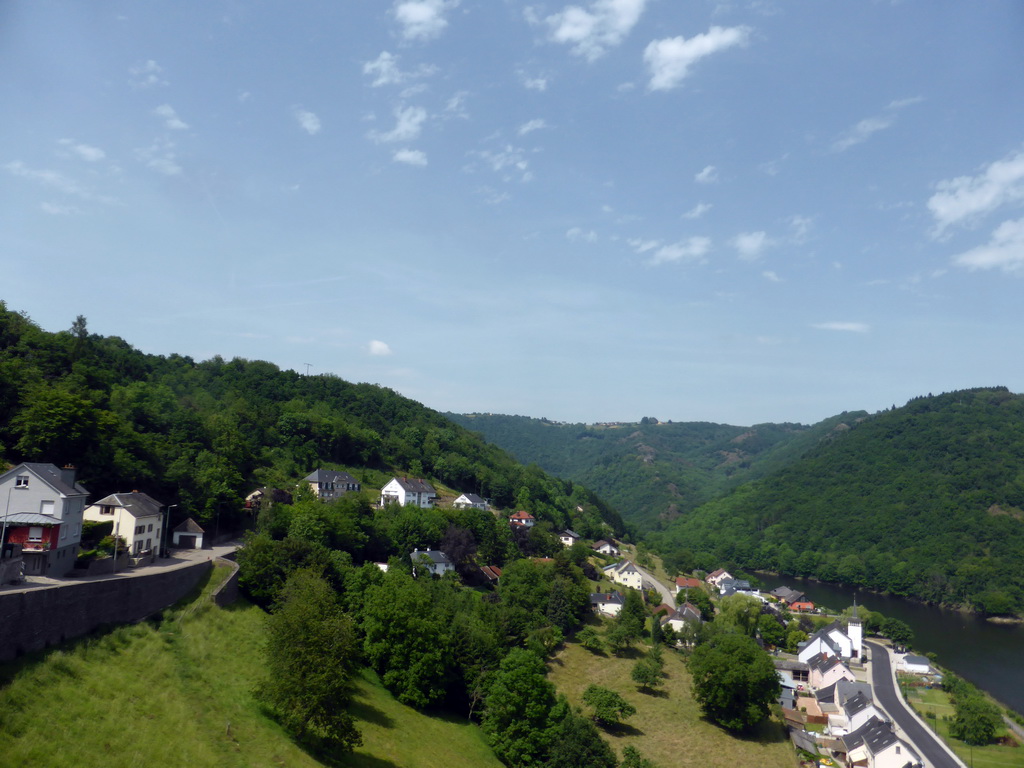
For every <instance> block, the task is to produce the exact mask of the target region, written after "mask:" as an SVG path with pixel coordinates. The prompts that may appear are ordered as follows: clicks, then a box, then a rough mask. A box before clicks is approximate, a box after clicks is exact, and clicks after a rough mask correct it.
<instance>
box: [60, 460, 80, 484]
mask: <svg viewBox="0 0 1024 768" xmlns="http://www.w3.org/2000/svg"><path fill="white" fill-rule="evenodd" d="M77 472H78V470H77V469H75V467H74V465H72V464H65V465H64V466H63V467H62V468H61V470H60V480H61V482H62V483H64V485H69V486H71V487H72V488H74V487H75V475H76V474H77Z"/></svg>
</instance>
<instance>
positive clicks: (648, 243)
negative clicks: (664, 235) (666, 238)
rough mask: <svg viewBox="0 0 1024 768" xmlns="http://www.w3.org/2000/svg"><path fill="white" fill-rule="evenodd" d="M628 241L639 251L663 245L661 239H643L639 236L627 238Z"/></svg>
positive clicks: (631, 246) (651, 249)
mask: <svg viewBox="0 0 1024 768" xmlns="http://www.w3.org/2000/svg"><path fill="white" fill-rule="evenodd" d="M626 242H627V243H628V244H629V247H630V248H632V249H633V250H634V251H636V252H637V253H647V252H648V251H653V250H654V249H655V248H657V247H658V246H659V245H661V240H642V239H640V238H639V237H637V238H633V239H632V240H627V241H626Z"/></svg>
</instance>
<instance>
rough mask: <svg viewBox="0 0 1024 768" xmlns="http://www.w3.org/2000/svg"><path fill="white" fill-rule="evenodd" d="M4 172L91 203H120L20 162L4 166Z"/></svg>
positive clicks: (76, 183) (56, 174)
mask: <svg viewBox="0 0 1024 768" xmlns="http://www.w3.org/2000/svg"><path fill="white" fill-rule="evenodd" d="M3 168H4V170H6V171H7V172H8V173H10V174H12V175H13V176H18V177H19V178H22V179H28V180H29V181H33V182H35V183H37V184H41V185H43V186H44V187H51V188H52V189H56V190H57V191H58V192H62V193H63V194H65V195H72V196H74V197H77V198H80V199H82V200H88V201H89V202H97V203H105V204H107V205H114V204H116V203H117V202H118V201H117V200H116V198H113V197H109V196H107V195H102V194H98V193H96V192H94V191H93V190H91V189H90V188H88V187H86V186H84V185H82V184H80V183H78V182H77V181H75V180H74V179H70V178H68V177H67V176H64V175H63V174H60V173H58V172H57V171H47V170H36V169H34V168H29V167H28V166H27V165H25V164H24V163H23V162H21V161H20V160H15V161H14V162H11V163H7V164H6V165H4V166H3Z"/></svg>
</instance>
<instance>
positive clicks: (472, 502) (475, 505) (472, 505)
mask: <svg viewBox="0 0 1024 768" xmlns="http://www.w3.org/2000/svg"><path fill="white" fill-rule="evenodd" d="M452 506H453V507H455V509H482V510H484V511H486V510H487V500H486V499H483V498H481V497H480V496H477V495H476V494H475V493H463V494H462V495H461V496H459V498H457V499H456V500H455V501H453V502H452Z"/></svg>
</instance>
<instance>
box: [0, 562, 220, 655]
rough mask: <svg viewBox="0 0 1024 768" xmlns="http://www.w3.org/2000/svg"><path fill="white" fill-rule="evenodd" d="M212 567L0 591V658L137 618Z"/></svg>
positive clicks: (194, 566)
mask: <svg viewBox="0 0 1024 768" xmlns="http://www.w3.org/2000/svg"><path fill="white" fill-rule="evenodd" d="M212 567H213V563H212V562H211V561H209V560H203V561H199V562H197V563H194V564H191V565H186V566H183V567H181V568H175V569H173V570H167V571H163V572H160V573H152V574H146V575H140V576H133V577H126V578H112V579H104V580H102V581H86V582H81V583H78V584H76V583H70V584H66V585H61V586H59V587H45V588H38V589H30V590H26V591H23V592H9V593H6V594H0V661H9V660H11V659H13V658H15V657H16V656H17V655H18V654H20V653H25V652H27V651H37V650H41V649H43V648H45V647H47V646H49V645H53V644H54V643H59V642H61V641H62V640H67V639H69V638H73V637H80V636H82V635H85V634H87V633H89V632H91V631H92V630H94V629H96V628H97V627H100V626H102V625H104V624H123V623H128V622H133V621H139V620H140V619H143V618H145V617H146V616H149V615H150V614H152V613H155V612H156V611H159V610H162V609H163V608H166V607H167V606H169V605H172V604H173V603H175V602H177V601H178V600H180V599H181V598H182V597H184V596H185V595H186V594H188V593H189V591H191V590H192V589H193V588H194V587H195V586H196V585H197V584H199V582H200V581H201V580H202V579H203V577H204V576H206V574H207V573H209V571H210V569H211V568H212Z"/></svg>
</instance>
